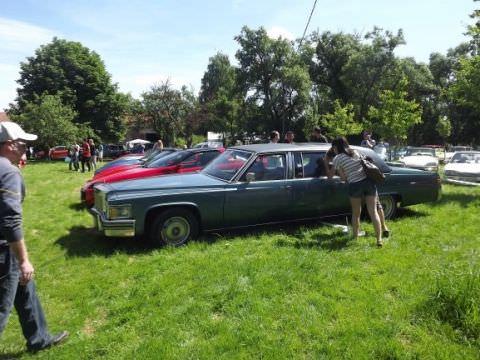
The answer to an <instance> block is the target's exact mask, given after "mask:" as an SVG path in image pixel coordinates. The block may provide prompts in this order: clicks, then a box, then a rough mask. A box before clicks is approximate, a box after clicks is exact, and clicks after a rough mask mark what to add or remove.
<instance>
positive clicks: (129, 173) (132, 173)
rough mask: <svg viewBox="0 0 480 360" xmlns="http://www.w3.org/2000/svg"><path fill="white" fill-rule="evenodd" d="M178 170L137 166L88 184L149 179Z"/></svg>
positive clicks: (176, 167)
mask: <svg viewBox="0 0 480 360" xmlns="http://www.w3.org/2000/svg"><path fill="white" fill-rule="evenodd" d="M179 168H180V167H179V166H178V165H172V166H163V167H158V168H144V167H138V166H137V167H134V168H130V169H126V170H123V171H119V172H116V173H113V174H110V175H107V176H102V177H100V178H98V179H95V178H94V179H93V180H92V181H90V184H96V183H111V182H116V181H122V180H130V179H138V178H144V177H150V176H158V175H166V174H175V173H177V172H179ZM185 170H187V169H182V171H181V172H186V171H185ZM196 170H199V169H198V168H192V170H191V171H190V172H192V171H196Z"/></svg>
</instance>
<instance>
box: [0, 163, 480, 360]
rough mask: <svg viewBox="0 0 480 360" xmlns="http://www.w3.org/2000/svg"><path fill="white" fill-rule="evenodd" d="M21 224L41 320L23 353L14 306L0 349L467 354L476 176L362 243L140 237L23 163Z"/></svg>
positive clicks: (280, 233)
mask: <svg viewBox="0 0 480 360" xmlns="http://www.w3.org/2000/svg"><path fill="white" fill-rule="evenodd" d="M24 176H25V179H26V185H27V198H26V200H25V203H24V218H25V232H26V240H27V243H28V247H29V251H30V257H31V260H32V262H33V264H34V266H35V268H36V281H37V286H38V289H39V294H40V297H41V300H42V302H43V306H44V308H45V312H46V314H47V318H48V321H49V324H50V329H51V330H52V332H56V331H60V330H64V329H67V330H69V331H70V333H71V337H70V339H69V341H68V342H67V343H65V344H64V345H62V346H60V347H57V348H53V349H51V350H49V351H45V352H41V353H38V354H37V355H30V354H27V353H24V339H23V337H22V335H21V330H20V327H19V325H18V321H17V319H16V315H14V314H13V315H12V317H11V318H10V321H9V324H8V325H7V329H6V331H5V333H4V334H3V336H2V339H1V343H0V359H10V358H22V359H23V358H25V359H28V358H31V357H32V358H33V357H35V358H38V359H260V358H261V359H289V358H294V359H479V358H480V310H479V309H480V270H479V264H480V256H479V250H480V236H479V229H480V227H479V215H480V211H479V208H480V197H479V195H480V189H479V188H467V187H454V186H444V187H443V197H442V200H441V201H440V202H438V203H435V204H426V205H419V206H414V207H411V208H407V209H403V210H401V211H400V212H399V217H398V218H397V219H395V220H393V221H390V222H389V225H390V228H391V230H392V236H391V238H390V239H389V240H388V241H387V242H386V244H385V246H384V247H383V248H381V249H378V248H376V247H375V239H374V237H373V236H372V233H373V228H372V226H371V224H369V223H367V224H363V228H364V229H365V230H366V231H367V235H370V236H366V237H364V238H360V239H359V240H358V241H351V240H349V239H348V237H347V236H346V235H344V234H342V233H341V232H339V231H338V230H336V229H335V228H332V227H327V226H322V225H321V224H320V223H315V222H313V223H309V224H295V225H288V226H286V225H282V226H277V227H269V228H260V229H254V230H248V231H246V230H245V231H236V232H229V233H221V234H210V235H205V236H203V237H202V238H201V239H200V240H198V241H194V242H191V243H190V244H188V245H187V246H184V247H180V248H162V249H152V248H149V247H146V246H144V245H142V244H141V243H140V242H139V241H138V240H134V239H108V238H104V237H102V236H101V235H100V234H98V233H96V232H95V231H94V230H93V229H92V228H91V227H92V219H91V217H90V215H89V214H88V213H87V211H86V210H85V209H83V208H82V207H81V206H79V188H80V186H81V185H82V184H83V183H84V182H85V180H86V179H87V178H88V177H89V174H81V173H74V172H69V171H68V170H67V165H66V164H64V163H59V162H58V163H37V164H35V163H29V164H28V166H27V167H26V168H25V169H24Z"/></svg>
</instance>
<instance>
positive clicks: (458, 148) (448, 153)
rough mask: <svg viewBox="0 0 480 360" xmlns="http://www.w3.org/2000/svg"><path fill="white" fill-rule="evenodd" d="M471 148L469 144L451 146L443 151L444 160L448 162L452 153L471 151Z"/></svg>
mask: <svg viewBox="0 0 480 360" xmlns="http://www.w3.org/2000/svg"><path fill="white" fill-rule="evenodd" d="M471 150H472V148H471V147H470V146H452V147H451V148H450V149H448V151H445V162H446V163H447V162H449V161H450V159H451V158H452V156H453V154H455V153H456V152H457V151H471Z"/></svg>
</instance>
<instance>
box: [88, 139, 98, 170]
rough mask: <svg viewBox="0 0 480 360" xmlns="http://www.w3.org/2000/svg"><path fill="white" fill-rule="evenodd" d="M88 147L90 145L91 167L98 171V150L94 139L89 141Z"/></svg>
mask: <svg viewBox="0 0 480 360" xmlns="http://www.w3.org/2000/svg"><path fill="white" fill-rule="evenodd" d="M88 145H90V166H91V168H92V170H94V171H95V170H97V148H96V146H95V143H94V142H93V139H88Z"/></svg>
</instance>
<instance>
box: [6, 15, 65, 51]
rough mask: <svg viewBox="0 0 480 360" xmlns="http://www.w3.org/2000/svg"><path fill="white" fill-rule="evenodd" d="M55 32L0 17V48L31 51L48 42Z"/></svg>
mask: <svg viewBox="0 0 480 360" xmlns="http://www.w3.org/2000/svg"><path fill="white" fill-rule="evenodd" d="M55 35H56V34H55V32H53V31H51V30H49V29H45V28H42V27H39V26H35V25H31V24H28V23H25V22H21V21H16V20H10V19H6V18H1V17H0V49H1V50H2V52H4V51H17V52H22V53H25V52H31V49H35V48H37V47H38V46H40V45H41V44H44V43H47V42H49V41H50V40H51V39H52V38H53V37H54V36H55Z"/></svg>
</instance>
